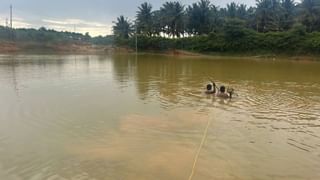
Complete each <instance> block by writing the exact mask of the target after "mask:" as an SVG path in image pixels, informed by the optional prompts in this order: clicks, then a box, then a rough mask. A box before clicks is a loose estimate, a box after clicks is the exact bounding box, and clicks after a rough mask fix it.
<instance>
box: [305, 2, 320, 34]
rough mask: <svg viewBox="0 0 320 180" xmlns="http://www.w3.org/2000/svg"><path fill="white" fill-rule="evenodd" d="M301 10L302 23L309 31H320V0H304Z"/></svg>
mask: <svg viewBox="0 0 320 180" xmlns="http://www.w3.org/2000/svg"><path fill="white" fill-rule="evenodd" d="M300 10H301V11H300V16H301V23H302V24H303V25H305V26H306V27H307V31H308V32H312V31H320V0H303V1H302V3H301V4H300Z"/></svg>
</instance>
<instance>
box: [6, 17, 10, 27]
mask: <svg viewBox="0 0 320 180" xmlns="http://www.w3.org/2000/svg"><path fill="white" fill-rule="evenodd" d="M8 23H9V22H8V18H6V28H7V27H8V26H9V24H8Z"/></svg>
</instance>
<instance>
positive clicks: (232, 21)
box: [113, 0, 320, 51]
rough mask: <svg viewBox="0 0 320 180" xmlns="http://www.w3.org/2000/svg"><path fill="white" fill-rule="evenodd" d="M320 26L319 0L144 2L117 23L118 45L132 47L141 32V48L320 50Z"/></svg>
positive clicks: (115, 28) (121, 17)
mask: <svg viewBox="0 0 320 180" xmlns="http://www.w3.org/2000/svg"><path fill="white" fill-rule="evenodd" d="M319 31H320V0H302V1H301V2H300V3H296V2H295V1H294V0H256V6H254V7H248V6H247V5H245V4H237V3H235V2H232V3H229V4H227V6H226V7H218V6H215V5H214V4H212V3H211V2H210V1H209V0H199V1H198V2H196V3H193V4H191V5H183V4H181V3H180V2H179V1H169V2H166V3H164V4H163V5H162V6H161V7H160V9H158V10H153V7H152V5H151V4H150V3H147V2H145V3H143V4H141V5H140V6H139V7H138V10H137V14H136V18H135V19H134V20H133V21H131V20H129V19H128V18H125V17H124V16H120V17H118V18H117V20H116V22H115V23H114V26H113V33H114V36H115V38H116V43H117V44H118V45H129V46H132V45H133V44H134V43H133V42H132V41H133V37H135V35H137V36H138V38H139V42H140V44H139V47H140V48H152V47H153V48H155V49H166V48H182V49H188V50H196V51H229V50H234V49H235V48H238V49H239V50H244V49H248V50H249V49H251V48H253V49H262V50H270V49H271V50H273V49H279V50H282V49H285V48H286V46H287V45H288V46H287V47H288V48H290V47H292V46H294V49H299V50H301V51H309V50H310V49H312V50H313V51H314V50H316V51H319V48H317V45H320V42H319V41H320V37H319ZM275 42H278V44H275ZM279 43H280V44H279ZM289 43H291V44H289ZM292 43H293V44H292ZM187 45H188V46H187ZM274 45H275V46H274ZM201 46H202V47H201ZM308 49H309V50H308ZM310 51H311V50H310Z"/></svg>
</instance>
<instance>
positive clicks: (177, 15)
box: [160, 1, 184, 37]
mask: <svg viewBox="0 0 320 180" xmlns="http://www.w3.org/2000/svg"><path fill="white" fill-rule="evenodd" d="M160 11H161V22H162V23H163V26H164V33H166V34H168V35H169V36H172V37H180V36H181V35H182V34H184V6H183V5H182V4H181V3H180V2H178V1H174V2H166V3H164V4H163V6H162V7H161V8H160Z"/></svg>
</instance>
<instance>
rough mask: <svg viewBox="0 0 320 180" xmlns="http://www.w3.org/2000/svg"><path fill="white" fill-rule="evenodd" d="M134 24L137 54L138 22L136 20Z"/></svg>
mask: <svg viewBox="0 0 320 180" xmlns="http://www.w3.org/2000/svg"><path fill="white" fill-rule="evenodd" d="M135 24H136V25H135V26H136V55H138V24H137V21H135Z"/></svg>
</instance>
